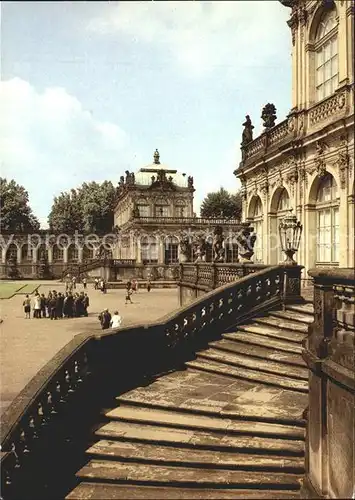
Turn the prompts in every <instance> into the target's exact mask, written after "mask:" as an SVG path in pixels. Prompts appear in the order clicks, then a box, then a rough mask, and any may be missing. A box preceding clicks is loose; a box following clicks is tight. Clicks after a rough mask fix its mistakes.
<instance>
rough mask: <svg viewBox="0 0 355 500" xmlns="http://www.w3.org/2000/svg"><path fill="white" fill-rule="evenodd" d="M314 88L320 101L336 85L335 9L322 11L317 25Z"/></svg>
mask: <svg viewBox="0 0 355 500" xmlns="http://www.w3.org/2000/svg"><path fill="white" fill-rule="evenodd" d="M315 52H316V90H317V100H318V101H320V100H321V99H324V98H326V97H328V96H330V95H331V94H333V93H334V91H335V89H336V88H337V86H338V28H337V20H336V10H335V9H332V10H330V11H327V12H325V13H324V15H323V17H322V18H321V21H320V23H319V25H318V30H317V33H316V42H315Z"/></svg>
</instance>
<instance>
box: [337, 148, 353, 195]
mask: <svg viewBox="0 0 355 500" xmlns="http://www.w3.org/2000/svg"><path fill="white" fill-rule="evenodd" d="M349 161H350V158H349V154H348V147H347V141H346V140H343V141H342V142H341V144H340V148H339V151H338V158H337V160H336V162H335V164H336V166H337V167H338V173H339V178H340V187H341V188H342V189H344V188H345V186H346V181H347V174H348V168H349Z"/></svg>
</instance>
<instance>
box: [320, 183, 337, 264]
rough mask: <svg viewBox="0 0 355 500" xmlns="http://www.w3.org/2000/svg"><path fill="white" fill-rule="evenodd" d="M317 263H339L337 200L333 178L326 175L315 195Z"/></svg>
mask: <svg viewBox="0 0 355 500" xmlns="http://www.w3.org/2000/svg"><path fill="white" fill-rule="evenodd" d="M316 211H317V262H327V263H337V262H339V198H338V187H337V185H336V182H335V180H334V177H333V176H332V175H330V174H328V175H327V176H326V177H325V178H324V179H323V180H322V182H321V184H320V185H319V188H318V193H317V202H316Z"/></svg>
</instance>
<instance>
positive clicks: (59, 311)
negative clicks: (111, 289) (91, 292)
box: [23, 290, 90, 319]
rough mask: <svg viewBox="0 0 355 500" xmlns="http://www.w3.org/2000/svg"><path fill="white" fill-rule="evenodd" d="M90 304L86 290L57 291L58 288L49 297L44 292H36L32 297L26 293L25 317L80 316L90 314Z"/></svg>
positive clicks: (49, 293)
mask: <svg viewBox="0 0 355 500" xmlns="http://www.w3.org/2000/svg"><path fill="white" fill-rule="evenodd" d="M89 305H90V301H89V297H88V294H87V293H85V292H83V291H82V292H80V293H79V292H76V293H72V292H65V293H61V292H57V291H56V290H53V291H50V292H48V295H47V297H46V296H45V294H44V293H42V294H39V293H38V292H37V291H36V292H35V295H34V297H33V298H32V299H31V298H30V296H29V295H26V297H25V300H24V302H23V306H24V312H25V318H26V319H30V318H31V310H32V311H33V315H32V317H33V318H36V319H40V318H50V319H61V318H78V317H80V316H88V307H89Z"/></svg>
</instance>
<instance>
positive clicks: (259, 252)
mask: <svg viewBox="0 0 355 500" xmlns="http://www.w3.org/2000/svg"><path fill="white" fill-rule="evenodd" d="M252 218H253V221H252V225H253V228H254V233H255V234H256V241H255V245H254V261H255V262H262V261H263V205H262V203H261V199H260V197H259V196H258V198H257V199H256V201H255V206H254V211H253V215H252Z"/></svg>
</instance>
